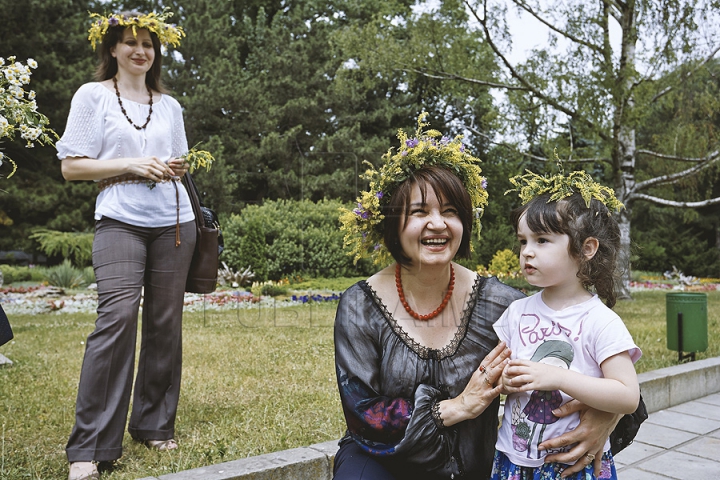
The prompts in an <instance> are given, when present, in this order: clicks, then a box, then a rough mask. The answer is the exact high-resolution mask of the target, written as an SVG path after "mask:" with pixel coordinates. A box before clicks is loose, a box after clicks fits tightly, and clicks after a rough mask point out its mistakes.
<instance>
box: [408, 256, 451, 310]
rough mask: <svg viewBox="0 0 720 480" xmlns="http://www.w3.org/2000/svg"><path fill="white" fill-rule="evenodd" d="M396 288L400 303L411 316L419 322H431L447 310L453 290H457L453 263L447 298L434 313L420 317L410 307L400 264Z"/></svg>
mask: <svg viewBox="0 0 720 480" xmlns="http://www.w3.org/2000/svg"><path fill="white" fill-rule="evenodd" d="M395 286H396V287H397V292H398V297H400V303H402V305H403V307H405V311H406V312H407V313H409V314H410V316H411V317H413V318H415V319H417V320H423V321H426V320H430V319H433V318H435V317H437V316H438V315H440V314H441V313H442V311H443V310H445V307H447V304H448V302H449V301H450V297H452V293H453V289H454V288H455V270H453V266H452V263H451V264H450V283H448V289H447V293H446V294H445V298H443V301H442V303H441V304H440V306H439V307H438V308H436V309H435V310H433V311H432V312H430V313H428V314H427V315H420V314H419V313H417V312H416V311H415V310H413V309H412V308H411V307H410V305H409V304H408V302H407V300H406V299H405V292H404V291H403V286H402V279H401V278H400V264H399V263H398V264H396V265H395Z"/></svg>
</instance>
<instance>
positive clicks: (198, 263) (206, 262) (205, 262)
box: [183, 173, 224, 293]
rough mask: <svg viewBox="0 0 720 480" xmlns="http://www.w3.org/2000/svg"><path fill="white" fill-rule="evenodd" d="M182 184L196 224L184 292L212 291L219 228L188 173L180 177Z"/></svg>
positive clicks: (219, 243) (220, 244) (219, 245)
mask: <svg viewBox="0 0 720 480" xmlns="http://www.w3.org/2000/svg"><path fill="white" fill-rule="evenodd" d="M183 183H184V184H185V188H186V189H187V192H188V195H189V196H190V203H191V204H192V209H193V213H194V214H195V224H196V226H197V241H196V242H195V252H194V253H193V257H192V262H191V263H190V271H189V272H188V276H187V281H186V282H185V291H186V292H192V293H212V292H214V291H215V288H216V287H217V277H218V267H219V263H218V262H219V261H218V257H219V256H220V253H221V252H222V251H223V246H224V245H223V238H222V231H221V230H220V224H219V222H218V218H217V215H216V214H215V212H213V211H212V210H210V209H209V208H207V207H205V206H203V205H202V203H200V196H199V193H198V189H197V187H196V186H195V181H194V180H193V178H192V175H191V174H190V173H186V174H185V175H184V176H183Z"/></svg>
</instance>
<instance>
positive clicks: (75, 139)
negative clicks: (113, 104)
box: [56, 83, 105, 160]
mask: <svg viewBox="0 0 720 480" xmlns="http://www.w3.org/2000/svg"><path fill="white" fill-rule="evenodd" d="M98 88H104V87H102V86H101V85H100V84H97V83H94V84H93V83H87V84H85V85H83V86H81V87H80V88H79V89H78V90H77V92H75V95H74V96H73V99H72V103H71V104H70V114H69V115H68V120H67V125H66V126H65V133H63V136H62V138H61V139H60V140H59V141H58V142H57V143H56V147H57V151H58V154H57V155H58V158H59V159H61V160H62V159H64V158H68V157H87V158H98V156H99V154H100V151H101V149H102V142H103V130H104V125H105V122H104V121H103V116H104V115H103V113H102V106H104V105H105V102H104V101H103V99H102V98H101V97H102V91H99V90H98Z"/></svg>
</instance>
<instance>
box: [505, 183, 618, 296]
mask: <svg viewBox="0 0 720 480" xmlns="http://www.w3.org/2000/svg"><path fill="white" fill-rule="evenodd" d="M549 199H550V195H549V194H545V195H540V196H538V197H535V198H533V199H532V200H530V201H529V202H528V203H527V204H525V205H523V206H522V207H519V208H516V209H515V210H513V212H512V214H511V217H510V218H511V220H512V224H513V226H514V227H515V232H516V233H517V229H518V224H519V222H520V217H522V216H523V215H525V219H526V221H527V224H528V227H529V228H530V230H531V231H532V232H533V233H536V234H543V233H558V234H565V235H567V236H568V237H570V241H569V243H568V253H569V254H570V256H571V257H572V258H574V259H576V260H577V261H578V262H579V264H580V268H579V270H578V274H577V276H578V278H579V279H580V281H581V283H582V285H583V287H585V288H589V287H592V286H594V287H595V291H596V292H597V294H598V296H599V297H600V298H602V299H603V300H605V304H606V305H607V306H608V307H613V306H614V305H615V301H616V299H617V291H616V289H615V284H616V282H617V281H618V278H619V272H618V270H617V265H616V264H617V256H618V252H619V251H620V227H619V226H618V223H617V220H615V217H613V216H612V215H611V214H610V211H609V210H608V209H607V207H606V206H605V205H604V204H603V203H602V202H600V201H598V200H596V199H594V198H593V199H592V200H591V201H590V208H588V206H587V204H586V203H585V200H584V199H583V197H582V195H580V194H579V193H574V194H572V195H571V196H569V197H566V198H564V199H562V200H559V201H557V202H549V203H548V200H549ZM588 238H596V239H597V241H598V244H599V245H598V250H597V252H596V253H595V256H594V257H593V258H591V259H589V260H588V259H587V258H586V257H585V256H584V255H583V253H582V249H583V245H584V244H585V240H587V239H588Z"/></svg>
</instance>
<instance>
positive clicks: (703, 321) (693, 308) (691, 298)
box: [665, 292, 708, 359]
mask: <svg viewBox="0 0 720 480" xmlns="http://www.w3.org/2000/svg"><path fill="white" fill-rule="evenodd" d="M665 300H666V303H665V310H666V312H667V348H668V349H669V350H676V351H678V352H680V355H681V359H682V352H703V351H705V350H707V346H708V326H707V294H706V293H695V292H677V293H668V294H666V296H665ZM680 326H682V328H680ZM693 359H694V355H693Z"/></svg>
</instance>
